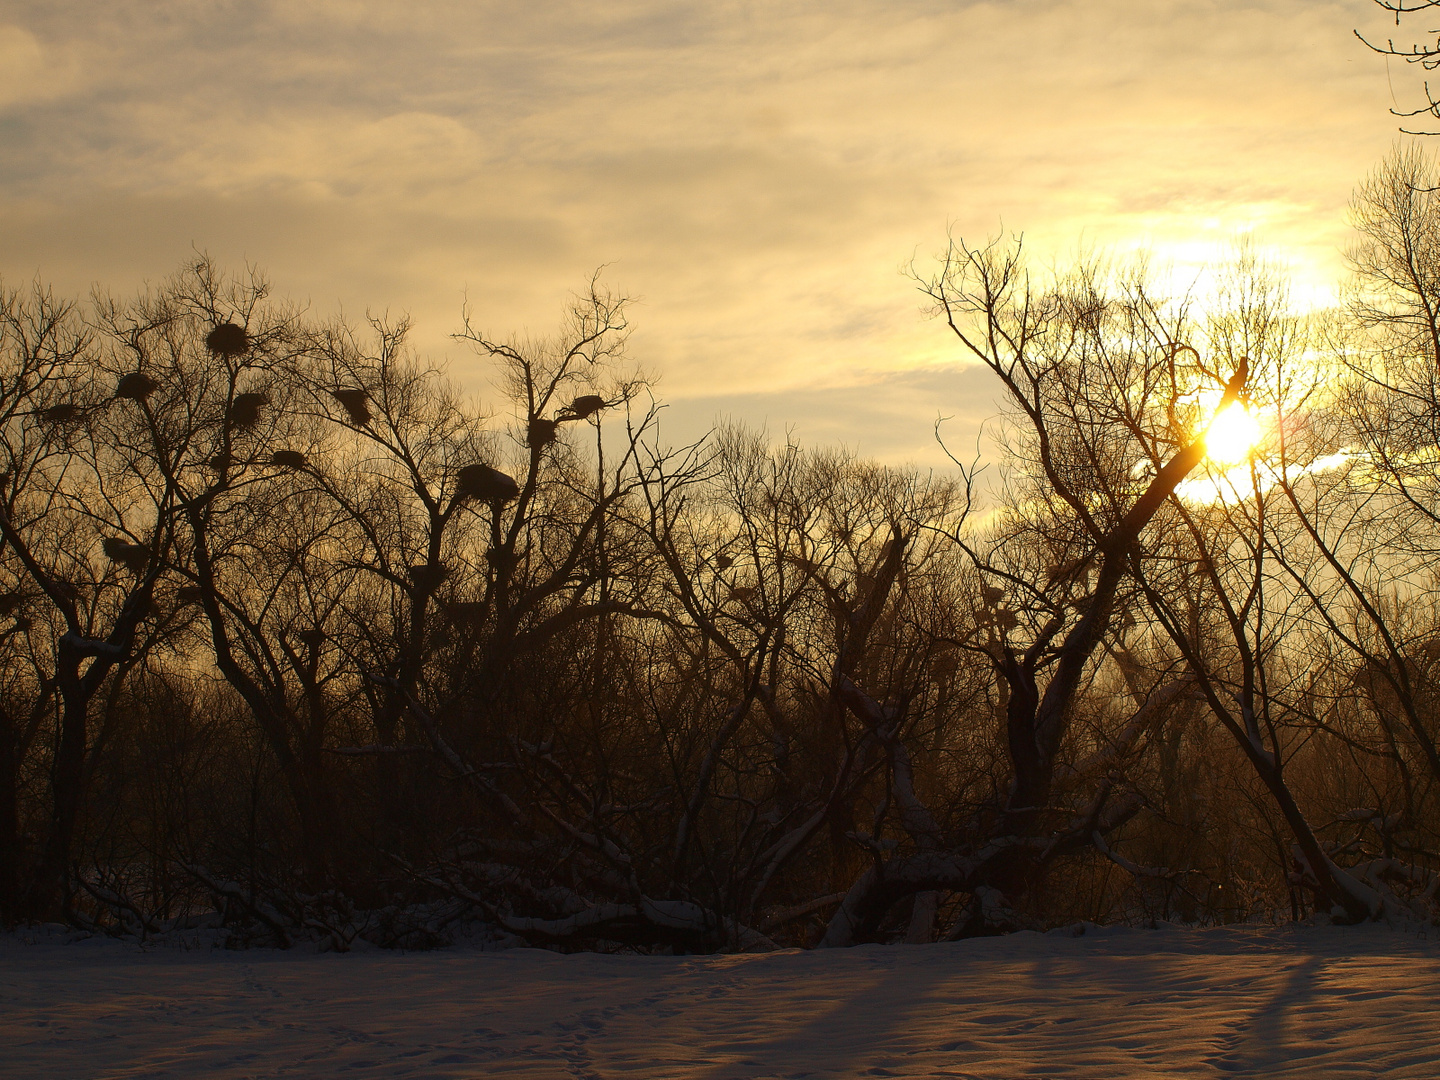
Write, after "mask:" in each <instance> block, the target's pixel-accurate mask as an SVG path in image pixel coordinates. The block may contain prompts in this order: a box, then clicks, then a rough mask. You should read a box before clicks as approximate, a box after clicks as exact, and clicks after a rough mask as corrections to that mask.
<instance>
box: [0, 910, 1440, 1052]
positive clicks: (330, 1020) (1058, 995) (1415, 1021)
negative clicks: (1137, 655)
mask: <svg viewBox="0 0 1440 1080" xmlns="http://www.w3.org/2000/svg"><path fill="white" fill-rule="evenodd" d="M1437 989H1440V945H1437V935H1436V933H1435V932H1434V931H1432V932H1431V934H1430V936H1429V937H1422V936H1420V934H1419V933H1417V932H1416V931H1415V930H1414V929H1413V928H1411V929H1410V930H1408V931H1406V930H1403V929H1391V928H1388V927H1385V926H1383V925H1381V926H1375V925H1371V926H1361V927H1349V928H1341V927H1292V928H1286V927H1271V928H1262V927H1240V928H1212V929H1205V930H1190V929H1179V928H1169V929H1160V930H1123V929H1115V930H1097V929H1095V928H1093V927H1092V928H1089V931H1088V932H1087V933H1084V934H1083V935H1082V936H1078V937H1077V936H1072V935H1070V934H1067V933H1063V932H1058V933H1051V934H1048V935H1040V934H1031V933H1026V934H1015V935H1011V936H1008V937H1003V938H990V939H984V940H975V941H967V942H960V943H956V944H945V945H927V946H913V945H910V946H907V945H895V946H862V947H860V948H855V949H838V950H823V951H816V952H795V951H790V952H782V953H769V954H763V955H739V956H707V957H683V956H681V957H644V956H603V955H595V954H580V955H571V956H562V955H558V954H554V953H547V952H541V951H537V950H531V949H512V950H508V951H500V952H481V951H476V950H461V949H452V950H445V951H439V952H430V953H409V954H400V953H393V952H381V951H378V950H375V951H368V952H354V953H348V954H344V955H335V954H316V953H300V952H298V951H291V952H277V951H272V950H250V951H240V952H231V951H225V950H221V949H197V950H192V951H183V950H180V949H177V948H169V947H160V948H157V947H150V948H141V947H138V946H136V945H134V944H125V943H121V942H116V941H109V940H99V939H89V940H82V941H76V942H74V943H68V944H67V943H65V942H64V936H63V935H61V934H59V933H55V932H45V931H35V932H30V933H29V934H24V933H21V934H12V935H9V936H8V937H3V938H0V1076H4V1077H5V1078H7V1080H22V1078H26V1080H28V1078H31V1077H65V1078H89V1077H93V1078H101V1077H105V1078H109V1077H207V1078H239V1077H292V1076H293V1077H328V1076H343V1077H392V1076H393V1077H401V1076H403V1077H437V1078H438V1077H443V1078H452V1077H455V1078H459V1077H492V1076H495V1077H557V1078H568V1077H583V1078H592V1080H594V1078H604V1080H611V1078H618V1077H644V1078H647V1080H648V1078H663V1080H668V1078H687V1080H689V1078H694V1080H701V1078H703V1080H728V1078H758V1077H814V1078H819V1077H872V1076H875V1077H883V1076H917V1077H920V1076H923V1077H986V1078H1004V1080H1019V1078H1028V1077H1094V1078H1104V1080H1117V1078H1125V1077H1145V1078H1151V1077H1167V1078H1169V1077H1217V1076H1246V1077H1249V1076H1266V1077H1306V1078H1309V1080H1314V1078H1326V1077H1361V1076H1385V1077H1392V1078H1404V1077H1415V1078H1424V1080H1434V1078H1435V1077H1437V1076H1440V1050H1437V1049H1436V1044H1435V1032H1436V1031H1437V1030H1440V994H1437Z"/></svg>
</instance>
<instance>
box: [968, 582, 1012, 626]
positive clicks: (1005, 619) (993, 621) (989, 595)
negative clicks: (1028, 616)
mask: <svg viewBox="0 0 1440 1080" xmlns="http://www.w3.org/2000/svg"><path fill="white" fill-rule="evenodd" d="M980 599H981V600H983V601H984V602H985V607H984V609H983V610H982V611H979V612H976V616H975V617H976V620H977V621H978V622H979V623H980V625H982V626H986V625H993V626H997V627H999V628H1000V629H1001V630H1002V631H1010V630H1014V629H1015V628H1016V627H1018V626H1019V625H1020V616H1018V615H1016V614H1015V612H1013V611H1011V610H1010V609H1009V608H1008V607H1006V606H1005V604H1004V603H1003V601H1004V599H1005V590H1004V589H1002V588H999V587H998V586H996V585H981V586H980Z"/></svg>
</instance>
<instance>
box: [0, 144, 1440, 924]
mask: <svg viewBox="0 0 1440 1080" xmlns="http://www.w3.org/2000/svg"><path fill="white" fill-rule="evenodd" d="M1437 187H1440V185H1437V184H1436V183H1435V182H1434V178H1433V177H1432V175H1431V167H1430V165H1429V164H1428V162H1427V161H1426V160H1425V159H1423V158H1421V157H1419V156H1418V155H1414V154H1410V155H1398V156H1396V157H1394V158H1392V159H1391V160H1390V161H1388V162H1387V163H1385V165H1383V166H1382V167H1381V168H1380V169H1379V170H1377V172H1376V174H1375V175H1374V176H1373V177H1372V178H1371V179H1370V180H1369V181H1367V182H1366V184H1365V185H1364V186H1362V188H1361V189H1360V192H1359V193H1358V194H1357V197H1356V204H1355V222H1356V225H1357V229H1358V237H1359V238H1358V239H1357V241H1356V244H1355V247H1354V249H1353V251H1352V252H1351V253H1350V254H1351V261H1352V265H1353V267H1354V270H1355V275H1354V280H1353V282H1352V287H1351V288H1350V290H1349V292H1348V293H1347V300H1346V304H1345V306H1344V307H1343V309H1342V310H1337V311H1333V312H1326V313H1322V314H1310V315H1303V316H1300V315H1295V314H1293V313H1291V312H1290V310H1289V309H1288V306H1287V302H1286V298H1285V295H1284V291H1283V288H1282V284H1281V283H1280V282H1279V281H1278V280H1277V279H1276V277H1275V276H1274V275H1273V274H1271V273H1269V272H1267V271H1265V270H1264V269H1263V268H1261V267H1258V266H1257V265H1256V264H1255V262H1254V261H1253V260H1250V259H1245V258H1242V259H1241V260H1240V261H1239V262H1238V263H1237V265H1236V266H1235V267H1234V268H1233V269H1232V270H1231V271H1230V272H1229V275H1228V277H1226V278H1225V280H1224V281H1223V283H1222V285H1221V286H1220V287H1219V288H1217V289H1216V290H1215V293H1214V295H1213V296H1208V297H1206V298H1205V299H1204V302H1203V303H1202V302H1199V301H1196V300H1193V299H1187V298H1185V297H1180V298H1175V297H1167V296H1164V295H1162V294H1161V293H1159V292H1157V291H1156V289H1155V287H1154V286H1152V285H1151V284H1149V283H1148V282H1147V280H1146V277H1145V275H1144V273H1143V269H1133V268H1125V267H1121V268H1114V267H1109V268H1107V267H1105V266H1102V265H1098V264H1088V265H1084V266H1081V267H1079V268H1077V269H1076V270H1074V271H1073V272H1071V273H1069V274H1067V275H1063V276H1059V277H1054V276H1050V277H1046V278H1044V279H1041V278H1039V277H1034V278H1032V277H1031V276H1030V275H1029V274H1028V272H1027V271H1026V269H1025V265H1024V263H1023V260H1022V259H1021V257H1020V252H1019V249H1018V246H1016V245H1006V244H1003V243H994V244H990V245H987V246H985V247H981V248H978V249H976V248H970V247H967V246H965V245H964V244H963V243H959V242H957V243H955V244H953V245H952V246H951V249H950V251H949V252H948V254H947V255H946V256H945V257H944V258H943V259H942V260H941V262H940V264H939V266H938V267H937V269H936V271H935V273H934V274H933V275H922V276H921V277H920V278H918V279H917V284H919V285H920V287H921V288H922V290H923V291H924V293H925V294H926V295H928V297H929V298H930V299H931V301H932V302H933V304H934V307H935V311H936V313H937V314H938V315H939V316H940V317H941V320H942V323H948V327H949V332H952V333H953V334H954V335H955V340H956V347H957V350H959V355H960V356H963V357H965V358H967V359H969V360H972V361H975V362H980V363H984V364H986V365H988V366H989V367H990V368H991V369H992V370H993V372H994V373H995V375H996V378H997V380H998V385H1000V386H1002V387H1003V388H1004V390H1005V391H1006V393H1007V395H1008V397H1009V400H1010V403H1011V407H1010V410H1009V412H1008V413H1007V414H1006V416H1005V417H1004V418H1002V420H1001V422H1000V423H1001V426H1000V428H999V429H997V430H998V431H999V432H1000V434H1001V437H1002V441H1003V443H1004V445H1005V446H1006V447H1007V449H1006V453H1005V457H1004V459H1003V460H1002V461H1000V462H999V463H997V464H998V468H997V469H996V470H994V471H992V473H990V474H987V476H985V477H983V478H981V479H983V480H984V481H985V482H984V484H981V483H979V482H977V480H976V477H975V476H974V475H973V474H972V473H971V472H970V471H969V470H968V469H966V468H965V467H963V466H959V467H957V469H956V470H954V474H953V478H945V477H936V476H934V475H921V474H919V473H916V472H907V471H904V470H896V469H887V468H882V467H879V466H876V465H873V464H868V463H866V462H863V461H860V460H856V459H855V458H853V457H852V456H849V455H847V454H844V453H840V452H836V451H826V450H805V449H802V448H799V447H796V446H793V445H776V444H773V443H772V442H771V441H770V440H768V439H767V438H765V437H764V436H762V435H760V434H756V433H752V432H747V431H745V430H742V429H738V428H726V429H721V430H719V431H717V432H716V433H714V434H713V435H712V436H711V437H709V438H707V439H705V440H704V441H702V442H700V443H698V444H696V445H693V446H687V447H681V448H678V449H677V448H672V447H667V446H666V445H665V444H664V443H663V442H662V441H661V440H660V437H659V425H658V422H657V418H658V416H659V415H660V414H659V411H658V407H657V406H656V404H655V403H654V401H653V399H652V397H651V396H650V390H649V387H648V386H647V384H646V383H645V381H644V380H643V379H642V378H641V377H640V376H639V374H638V373H637V371H636V370H635V369H634V368H633V367H632V366H631V365H630V361H629V360H628V359H627V356H626V351H625V338H626V330H627V327H626V321H625V319H626V316H625V307H624V303H623V301H622V300H620V299H618V298H615V297H612V296H610V295H607V294H606V293H605V292H604V291H603V290H602V289H600V288H599V287H598V286H597V287H593V288H592V289H591V290H590V291H589V293H588V294H587V295H585V296H584V297H583V298H582V299H581V300H580V301H579V302H577V304H576V305H575V307H574V310H573V311H572V312H571V314H570V317H569V320H568V322H567V323H566V325H565V326H564V327H563V329H562V331H561V333H560V334H558V335H557V336H556V337H555V338H554V339H552V340H550V341H544V342H530V343H521V342H507V341H500V340H495V339H492V338H490V337H487V336H486V335H485V334H484V333H482V332H481V331H480V330H479V329H477V328H475V327H473V326H471V325H468V324H467V325H466V327H465V328H464V330H463V331H462V332H461V333H460V334H459V335H457V338H458V340H460V341H462V342H464V343H466V344H467V345H469V346H470V347H472V348H473V349H474V350H475V351H476V353H477V354H478V355H479V356H480V357H482V358H484V359H485V360H486V361H487V362H488V364H489V370H490V372H491V374H492V376H493V378H492V380H491V384H492V385H491V386H487V387H485V388H484V389H483V391H482V393H481V394H480V396H479V397H478V398H470V397H467V396H465V395H464V394H462V393H461V391H460V390H459V389H458V388H457V387H456V385H455V384H454V383H453V382H452V381H451V380H449V379H448V378H447V377H446V375H445V373H444V372H443V371H441V370H438V369H436V368H433V367H431V366H429V365H427V364H426V363H425V362H424V361H422V360H421V359H419V358H418V357H416V356H415V355H414V354H413V352H412V351H411V350H409V349H408V347H407V345H406V331H407V327H406V325H405V324H404V323H403V322H399V323H386V322H383V321H379V320H374V321H371V322H370V323H369V325H367V326H365V327H363V328H360V329H356V328H354V327H350V326H348V325H345V324H343V323H340V322H323V321H319V320H315V319H313V318H311V317H309V316H307V315H306V314H304V313H303V312H300V311H297V310H295V309H292V308H290V307H288V306H286V305H285V304H282V303H278V302H276V301H274V300H272V299H271V297H270V296H269V294H268V288H267V286H266V285H265V283H264V282H263V281H262V280H260V279H259V278H257V277H255V276H253V275H252V276H241V277H236V278H231V277H226V276H224V275H222V274H221V273H220V272H219V271H217V270H216V268H215V267H213V266H212V265H211V264H210V263H208V262H207V261H204V260H200V261H197V262H195V263H194V264H193V265H190V266H187V267H186V268H185V269H184V270H182V271H181V272H180V273H179V274H178V275H177V276H176V277H175V278H173V279H172V280H170V281H168V282H166V283H165V284H163V285H161V286H159V287H157V288H154V289H152V290H150V291H148V292H146V293H145V294H144V295H142V296H140V297H138V298H136V299H133V300H125V301H121V300H113V299H110V298H108V297H103V296H102V297H97V298H95V299H93V301H92V302H91V303H90V304H88V305H85V306H81V305H72V304H70V303H67V302H62V301H59V300H56V299H55V298H53V297H52V296H51V295H50V294H49V293H47V292H46V291H45V290H43V289H42V288H39V287H36V288H34V289H31V290H29V291H20V292H8V293H5V294H4V296H3V299H0V454H3V460H0V532H3V551H0V905H3V915H4V919H5V921H6V922H8V923H15V922H18V921H23V920H31V919H40V920H52V919H64V920H67V921H70V922H72V923H75V924H77V925H80V926H83V927H90V928H100V929H105V930H109V931H111V932H117V933H127V934H139V935H147V934H156V933H163V932H165V931H167V930H175V929H177V928H185V927H201V926H214V927H218V926H226V927H229V928H230V930H231V932H232V934H233V937H234V940H235V941H236V942H243V941H260V942H275V943H279V944H288V943H290V942H292V941H295V940H298V939H318V940H321V941H322V942H325V943H328V944H329V945H331V946H333V947H336V948H344V947H346V946H347V945H348V944H349V943H350V942H352V941H353V940H355V939H356V937H364V938H365V939H367V940H370V941H374V942H378V943H381V944H386V945H402V946H407V947H423V946H427V945H433V944H437V943H441V942H443V941H445V940H447V939H448V938H449V936H450V935H451V934H452V933H453V932H454V931H455V928H456V927H458V926H461V925H462V924H466V923H478V924H483V925H485V926H488V927H491V928H493V929H494V931H495V932H496V933H505V934H510V935H514V936H515V937H516V938H519V939H523V940H527V941H530V942H533V943H536V944H550V945H555V946H557V947H563V948H585V947H601V948H615V947H620V946H631V947H641V948H673V949H678V950H714V949H722V948H731V949H740V948H744V949H753V948H765V947H769V946H770V945H771V944H778V945H794V944H802V945H815V944H824V945H831V946H833V945H847V944H852V943H856V942H860V941H893V940H906V941H911V942H928V941H932V940H937V939H942V938H956V937H961V936H966V935H974V934H983V933H994V932H999V931H1003V930H1006V929H1013V928H1018V927H1026V926H1033V927H1044V926H1049V925H1056V924H1061V923H1067V922H1073V921H1075V920H1077V919H1094V920H1101V921H1103V920H1114V919H1171V920H1186V921H1191V920H1200V921H1231V920H1238V919H1246V918H1272V917H1305V916H1308V915H1311V914H1324V915H1327V916H1330V917H1334V918H1337V919H1341V920H1350V921H1354V920H1359V919H1364V918H1369V917H1374V916H1377V915H1379V914H1381V913H1385V912H1389V913H1391V914H1394V913H1409V914H1410V915H1413V916H1415V917H1421V918H1427V919H1428V918H1430V917H1431V916H1432V915H1433V913H1434V911H1435V893H1436V889H1437V885H1440V877H1437V870H1440V805H1437V794H1440V793H1437V782H1440V752H1437V746H1436V740H1437V738H1440V731H1437V726H1440V725H1437V715H1436V707H1435V706H1436V700H1437V699H1436V690H1437V685H1440V609H1437V605H1436V602H1435V601H1436V570H1437V568H1440V490H1437V471H1436V465H1437V457H1440V451H1437V444H1440V400H1437V379H1440V201H1437V194H1436V191H1437ZM942 323H937V328H938V327H939V326H940V325H942ZM492 387H493V388H492ZM1232 403H1234V404H1236V405H1237V407H1244V408H1246V409H1248V410H1250V411H1251V412H1252V413H1253V415H1255V416H1256V417H1257V418H1258V419H1259V420H1260V423H1261V428H1262V432H1263V435H1262V439H1261V442H1260V443H1259V444H1258V446H1257V448H1256V450H1255V452H1254V453H1253V454H1251V455H1250V456H1249V457H1248V458H1243V459H1242V460H1240V461H1239V462H1238V463H1236V464H1233V465H1224V464H1218V463H1216V462H1215V461H1213V460H1206V459H1204V457H1203V452H1204V448H1205V444H1204V441H1203V436H1204V432H1205V429H1206V426H1207V424H1208V423H1209V421H1210V418H1211V417H1212V415H1214V414H1215V412H1216V410H1217V409H1218V408H1221V407H1223V406H1226V405H1230V404H1232ZM936 404H937V407H939V408H943V407H944V404H945V403H943V402H937V403H936ZM1242 457H1243V456H1242ZM982 495H983V496H984V497H983V499H982V498H981V496H982Z"/></svg>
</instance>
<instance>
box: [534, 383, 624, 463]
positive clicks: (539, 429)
mask: <svg viewBox="0 0 1440 1080" xmlns="http://www.w3.org/2000/svg"><path fill="white" fill-rule="evenodd" d="M609 404H610V403H609V402H608V401H606V400H605V399H604V398H602V397H601V396H600V395H599V394H582V395H581V396H580V397H577V398H576V399H575V400H574V401H572V402H570V404H569V405H567V406H565V408H563V409H561V410H559V411H558V412H557V413H556V414H555V415H554V416H553V417H549V418H546V417H544V416H537V417H535V418H534V419H533V420H531V421H530V423H529V425H528V426H527V427H526V429H525V443H526V445H528V446H530V447H531V448H532V449H535V450H539V449H541V448H542V447H546V446H549V445H550V444H551V443H552V442H554V441H555V435H556V433H557V431H558V430H559V427H560V425H561V424H564V423H568V422H570V421H573V420H588V419H589V418H590V417H592V416H594V415H595V414H596V413H598V412H599V411H600V410H601V409H604V408H606V407H608V406H609Z"/></svg>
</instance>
